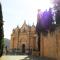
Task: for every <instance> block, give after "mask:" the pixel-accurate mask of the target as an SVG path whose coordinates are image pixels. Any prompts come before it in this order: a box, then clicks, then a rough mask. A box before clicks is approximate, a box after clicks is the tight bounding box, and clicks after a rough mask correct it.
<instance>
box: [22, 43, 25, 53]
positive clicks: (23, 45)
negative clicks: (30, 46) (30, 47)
mask: <svg viewBox="0 0 60 60" xmlns="http://www.w3.org/2000/svg"><path fill="white" fill-rule="evenodd" d="M22 53H25V44H22Z"/></svg>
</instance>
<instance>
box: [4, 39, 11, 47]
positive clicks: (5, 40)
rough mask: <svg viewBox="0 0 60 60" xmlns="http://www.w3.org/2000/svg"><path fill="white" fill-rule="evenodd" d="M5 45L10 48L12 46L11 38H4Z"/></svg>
mask: <svg viewBox="0 0 60 60" xmlns="http://www.w3.org/2000/svg"><path fill="white" fill-rule="evenodd" d="M4 44H5V45H4V46H5V47H6V46H7V48H9V47H10V40H9V39H7V38H4Z"/></svg>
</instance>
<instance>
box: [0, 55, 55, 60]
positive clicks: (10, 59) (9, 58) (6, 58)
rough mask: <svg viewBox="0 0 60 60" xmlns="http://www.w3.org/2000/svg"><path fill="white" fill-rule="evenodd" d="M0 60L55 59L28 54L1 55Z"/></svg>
mask: <svg viewBox="0 0 60 60" xmlns="http://www.w3.org/2000/svg"><path fill="white" fill-rule="evenodd" d="M0 60H56V59H52V58H46V57H38V56H28V55H3V56H2V57H1V58H0Z"/></svg>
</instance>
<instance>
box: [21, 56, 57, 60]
mask: <svg viewBox="0 0 60 60" xmlns="http://www.w3.org/2000/svg"><path fill="white" fill-rule="evenodd" d="M21 60H57V59H55V58H48V57H40V56H28V57H25V58H24V59H21Z"/></svg>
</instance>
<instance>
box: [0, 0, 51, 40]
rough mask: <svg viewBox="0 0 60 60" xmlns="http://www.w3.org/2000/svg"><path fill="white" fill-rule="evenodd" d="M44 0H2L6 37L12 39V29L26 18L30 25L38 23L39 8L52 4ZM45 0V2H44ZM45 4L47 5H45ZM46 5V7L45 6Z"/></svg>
mask: <svg viewBox="0 0 60 60" xmlns="http://www.w3.org/2000/svg"><path fill="white" fill-rule="evenodd" d="M46 1H47V2H46V3H45V2H43V0H0V2H1V4H2V12H3V20H4V21H5V22H4V37H5V38H8V39H10V38H11V33H12V29H13V28H16V26H17V25H18V26H19V27H21V26H22V24H23V22H24V20H26V23H27V24H29V25H32V24H33V22H34V24H35V25H36V23H37V10H38V9H40V8H42V10H43V9H45V8H46V7H47V8H48V6H50V5H49V4H48V0H46ZM42 2H43V3H42ZM44 4H45V5H44ZM43 7H44V8H43Z"/></svg>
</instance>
